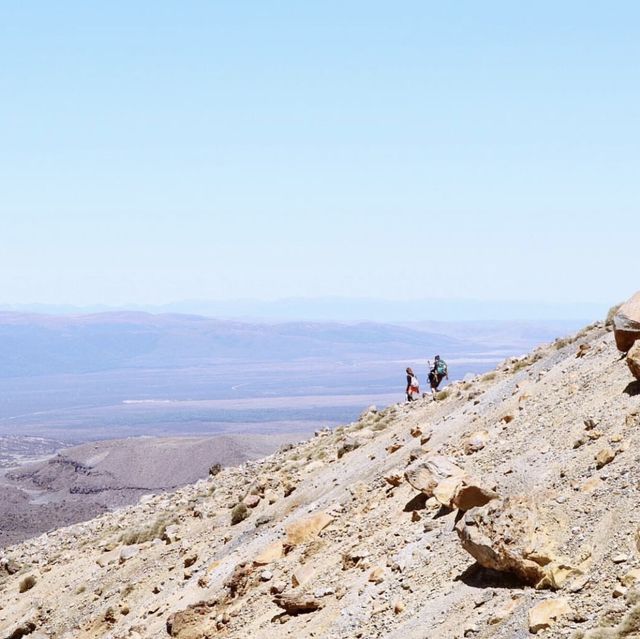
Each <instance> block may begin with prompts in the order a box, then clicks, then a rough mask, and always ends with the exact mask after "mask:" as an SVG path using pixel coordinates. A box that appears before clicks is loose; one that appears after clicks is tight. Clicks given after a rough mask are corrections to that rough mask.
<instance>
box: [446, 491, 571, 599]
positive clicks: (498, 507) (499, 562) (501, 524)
mask: <svg viewBox="0 0 640 639" xmlns="http://www.w3.org/2000/svg"><path fill="white" fill-rule="evenodd" d="M456 532H457V533H458V537H459V538H460V541H461V543H462V547H463V548H464V549H465V550H466V551H467V552H468V553H469V554H470V555H471V556H472V557H473V558H474V559H475V560H476V561H477V562H478V563H479V564H480V565H481V566H482V567H484V568H489V569H491V570H496V571H498V572H507V573H511V574H513V575H515V576H516V577H517V578H518V579H519V580H520V581H522V582H524V583H526V584H528V585H531V586H535V587H537V588H545V587H546V588H558V587H560V586H561V585H562V583H563V582H564V581H566V579H568V578H569V576H571V575H573V574H575V571H573V570H572V569H571V567H570V566H568V565H567V564H566V563H562V562H561V561H560V560H558V559H557V558H556V557H555V556H554V554H553V552H552V551H551V550H550V539H549V536H548V535H547V534H546V533H545V524H544V522H543V521H542V518H541V516H540V513H539V511H538V509H537V508H536V506H535V504H533V503H532V502H531V501H530V500H529V499H527V498H525V497H523V498H507V499H504V500H500V499H498V500H492V501H490V502H489V503H488V504H487V505H486V506H483V507H479V508H473V509H471V510H469V511H468V512H467V513H466V514H465V516H464V517H462V519H460V521H458V523H457V524H456Z"/></svg>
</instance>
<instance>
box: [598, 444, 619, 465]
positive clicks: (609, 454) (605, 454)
mask: <svg viewBox="0 0 640 639" xmlns="http://www.w3.org/2000/svg"><path fill="white" fill-rule="evenodd" d="M615 456H616V454H615V453H614V452H613V451H612V450H611V448H609V447H608V446H606V447H605V448H602V449H601V450H600V451H598V453H597V454H596V457H595V460H596V468H602V467H603V466H606V465H607V464H609V463H611V462H612V461H613V460H614V459H615Z"/></svg>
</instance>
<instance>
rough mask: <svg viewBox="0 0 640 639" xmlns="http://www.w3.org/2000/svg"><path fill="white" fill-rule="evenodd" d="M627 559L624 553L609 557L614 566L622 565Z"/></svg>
mask: <svg viewBox="0 0 640 639" xmlns="http://www.w3.org/2000/svg"><path fill="white" fill-rule="evenodd" d="M628 559H629V557H627V555H625V554H624V553H618V554H616V555H613V557H611V561H613V563H614V564H623V563H624V562H625V561H627V560H628Z"/></svg>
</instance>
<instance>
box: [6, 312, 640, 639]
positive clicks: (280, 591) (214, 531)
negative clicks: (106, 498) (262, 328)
mask: <svg viewBox="0 0 640 639" xmlns="http://www.w3.org/2000/svg"><path fill="white" fill-rule="evenodd" d="M639 444H640V382H637V381H635V380H634V377H633V375H632V374H631V371H630V366H628V365H627V362H626V361H625V358H624V356H621V353H620V352H619V351H618V349H617V348H616V344H615V341H614V334H613V330H612V326H605V324H604V323H603V322H601V323H598V324H595V325H592V326H590V327H588V328H586V329H584V330H583V331H581V332H580V333H578V334H577V335H573V336H571V337H568V338H566V339H562V340H558V341H556V342H555V343H552V344H547V345H542V346H540V347H539V348H538V349H536V350H535V351H533V352H532V353H531V354H529V355H528V356H526V357H523V358H518V359H510V360H508V361H505V362H503V363H502V364H501V365H500V366H498V368H497V369H496V370H495V371H493V372H491V373H487V374H485V375H483V376H479V377H476V378H474V379H472V380H468V381H464V382H459V383H455V384H452V385H451V386H449V387H448V388H447V389H445V390H444V391H443V392H441V393H440V394H439V395H438V398H437V400H435V401H434V400H431V399H430V398H427V399H424V400H420V401H417V402H413V403H411V404H397V405H393V406H390V407H388V408H386V409H384V410H376V409H375V407H371V408H370V409H368V410H367V411H365V413H363V415H362V416H361V417H360V419H359V420H358V421H357V422H355V423H352V424H349V425H346V426H343V427H339V428H336V429H333V430H329V429H326V430H321V431H318V432H316V434H315V437H313V438H311V439H310V440H309V441H305V442H301V443H298V444H296V445H291V446H284V447H282V448H281V449H280V451H279V452H277V453H275V454H273V455H271V456H269V457H266V458H264V459H262V460H260V461H250V462H246V463H244V464H243V465H241V466H238V467H234V468H225V469H219V468H212V473H211V476H210V477H209V478H208V479H206V480H201V481H199V482H197V483H196V484H193V485H189V486H187V487H185V488H182V489H180V490H177V491H176V492H174V493H165V494H157V495H153V494H148V495H144V496H143V497H141V498H140V500H139V502H138V503H137V504H136V505H134V506H129V507H126V508H122V509H120V510H117V511H114V512H110V513H106V514H104V515H101V516H100V517H98V518H96V519H93V520H91V521H88V522H85V523H81V524H75V525H73V526H70V527H68V528H64V529H59V530H57V531H54V532H51V533H48V534H44V535H41V536H40V537H37V538H35V539H32V540H29V541H25V542H23V543H21V544H19V545H15V546H11V547H8V548H6V549H5V550H4V551H2V554H0V637H2V638H9V637H11V638H19V637H30V638H31V639H43V638H45V637H47V638H56V639H57V638H60V639H85V638H86V639H88V638H94V637H95V638H98V637H99V638H101V639H106V638H109V639H125V638H129V639H134V638H135V639H140V638H141V637H144V638H154V639H158V638H161V637H175V638H178V639H205V638H212V639H213V638H217V637H226V638H255V639H259V638H268V639H278V638H283V639H284V638H286V637H292V638H296V639H300V638H307V637H315V638H319V639H320V638H322V639H334V638H335V639H338V638H351V637H355V638H360V637H361V638H363V639H371V638H374V637H385V638H388V639H427V638H429V639H431V638H461V637H476V638H478V639H482V638H485V637H494V638H503V639H516V638H519V637H523V638H524V637H530V636H533V635H535V636H538V637H569V638H575V639H578V638H583V639H604V638H614V637H640V581H639V580H640V509H638V502H639V499H640V492H639V491H640V463H639V462H640V452H639V451H640V445H639Z"/></svg>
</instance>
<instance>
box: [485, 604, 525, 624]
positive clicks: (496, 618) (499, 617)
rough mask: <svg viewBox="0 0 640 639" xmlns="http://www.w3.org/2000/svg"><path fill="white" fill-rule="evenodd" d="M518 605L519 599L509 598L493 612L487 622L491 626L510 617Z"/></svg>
mask: <svg viewBox="0 0 640 639" xmlns="http://www.w3.org/2000/svg"><path fill="white" fill-rule="evenodd" d="M517 605H518V602H517V601H515V600H513V599H510V600H508V601H507V602H506V603H504V604H503V605H502V606H500V607H499V608H498V609H497V610H495V611H494V612H493V614H492V615H491V616H490V617H489V619H488V620H487V623H488V624H489V625H491V626H495V625H497V624H499V623H502V622H503V621H504V620H505V619H508V618H509V617H510V616H511V613H512V612H513V611H514V610H515V608H516V606H517Z"/></svg>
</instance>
